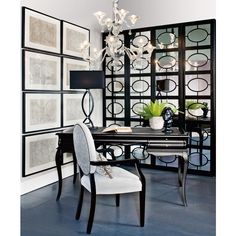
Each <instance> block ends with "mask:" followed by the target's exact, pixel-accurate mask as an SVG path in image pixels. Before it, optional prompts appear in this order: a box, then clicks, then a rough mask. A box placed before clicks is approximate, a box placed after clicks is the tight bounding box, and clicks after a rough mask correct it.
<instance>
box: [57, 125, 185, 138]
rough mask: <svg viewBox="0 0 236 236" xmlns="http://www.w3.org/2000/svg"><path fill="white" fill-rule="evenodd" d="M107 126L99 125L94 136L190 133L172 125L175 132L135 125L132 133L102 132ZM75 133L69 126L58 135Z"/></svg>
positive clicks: (164, 135) (158, 135)
mask: <svg viewBox="0 0 236 236" xmlns="http://www.w3.org/2000/svg"><path fill="white" fill-rule="evenodd" d="M104 128H105V127H98V128H97V129H96V130H94V131H92V135H93V136H109V137H112V136H116V137H119V136H122V137H124V136H129V137H130V136H134V137H137V136H139V137H144V136H145V137H147V136H148V137H163V138H164V137H176V136H180V137H188V133H187V132H184V131H182V130H180V129H179V128H178V127H172V130H173V132H172V133H164V132H162V130H153V129H151V128H150V127H133V128H132V133H123V132H122V133H116V132H102V131H103V130H104ZM72 133H73V127H70V128H67V129H65V130H63V131H61V132H58V133H57V135H59V136H60V135H64V134H68V135H70V134H72Z"/></svg>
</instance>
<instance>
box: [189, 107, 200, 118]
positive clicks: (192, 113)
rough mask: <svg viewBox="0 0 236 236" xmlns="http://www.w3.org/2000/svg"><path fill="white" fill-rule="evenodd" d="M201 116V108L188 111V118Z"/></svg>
mask: <svg viewBox="0 0 236 236" xmlns="http://www.w3.org/2000/svg"><path fill="white" fill-rule="evenodd" d="M202 115H203V110H202V109H201V108H198V109H188V117H190V118H197V117H199V116H202Z"/></svg>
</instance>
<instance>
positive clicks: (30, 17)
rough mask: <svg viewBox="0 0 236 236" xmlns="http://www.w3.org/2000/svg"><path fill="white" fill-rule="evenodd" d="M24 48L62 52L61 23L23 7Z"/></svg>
mask: <svg viewBox="0 0 236 236" xmlns="http://www.w3.org/2000/svg"><path fill="white" fill-rule="evenodd" d="M22 10H23V14H22V17H23V19H22V22H23V33H22V35H23V40H22V46H23V47H26V48H34V49H38V50H43V51H49V52H54V53H60V52H61V41H60V40H61V39H60V36H61V32H60V29H61V27H60V26H61V21H60V20H59V19H56V18H54V17H51V16H48V15H45V14H43V13H40V12H37V11H34V10H32V9H29V8H25V7H23V9H22Z"/></svg>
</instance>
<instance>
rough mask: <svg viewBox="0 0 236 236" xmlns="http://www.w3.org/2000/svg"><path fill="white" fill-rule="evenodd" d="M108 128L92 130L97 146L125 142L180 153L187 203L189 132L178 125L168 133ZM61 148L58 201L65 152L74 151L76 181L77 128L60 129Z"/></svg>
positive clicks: (157, 151) (155, 151)
mask: <svg viewBox="0 0 236 236" xmlns="http://www.w3.org/2000/svg"><path fill="white" fill-rule="evenodd" d="M103 129H104V128H102V127H101V128H98V129H97V130H95V131H92V135H93V138H94V141H95V145H96V147H98V146H100V145H106V144H121V145H135V144H142V145H145V146H146V148H147V151H148V152H150V153H151V154H153V155H158V156H159V155H161V156H163V155H170V154H172V155H178V157H179V168H178V180H179V186H180V187H181V188H182V191H181V195H182V199H183V202H184V205H187V201H186V194H185V183H186V175H187V168H188V155H187V142H188V133H186V132H183V131H180V130H179V129H178V128H176V127H174V128H173V133H171V134H165V133H163V132H162V131H159V130H158V131H157V130H152V129H151V128H146V127H142V128H132V133H102V130H103ZM56 135H58V147H57V152H56V166H57V172H58V183H59V188H58V194H57V200H59V199H60V196H61V190H62V172H61V165H62V164H63V153H66V152H69V153H73V162H74V179H73V182H75V181H76V173H77V167H76V165H77V164H76V157H75V154H74V147H73V128H71V129H67V130H65V131H62V132H58V133H57V134H56Z"/></svg>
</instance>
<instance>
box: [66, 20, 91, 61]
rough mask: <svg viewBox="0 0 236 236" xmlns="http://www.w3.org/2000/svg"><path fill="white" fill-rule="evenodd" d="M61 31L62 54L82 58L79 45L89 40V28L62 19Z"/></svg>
mask: <svg viewBox="0 0 236 236" xmlns="http://www.w3.org/2000/svg"><path fill="white" fill-rule="evenodd" d="M62 31H63V37H62V39H63V41H62V54H65V55H70V56H74V57H80V58H82V54H81V52H80V45H81V44H82V43H83V42H84V41H87V42H89V37H90V36H89V33H90V32H89V30H88V29H86V28H83V27H81V26H78V25H75V24H71V23H69V22H65V21H63V22H62ZM88 53H89V51H88Z"/></svg>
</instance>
